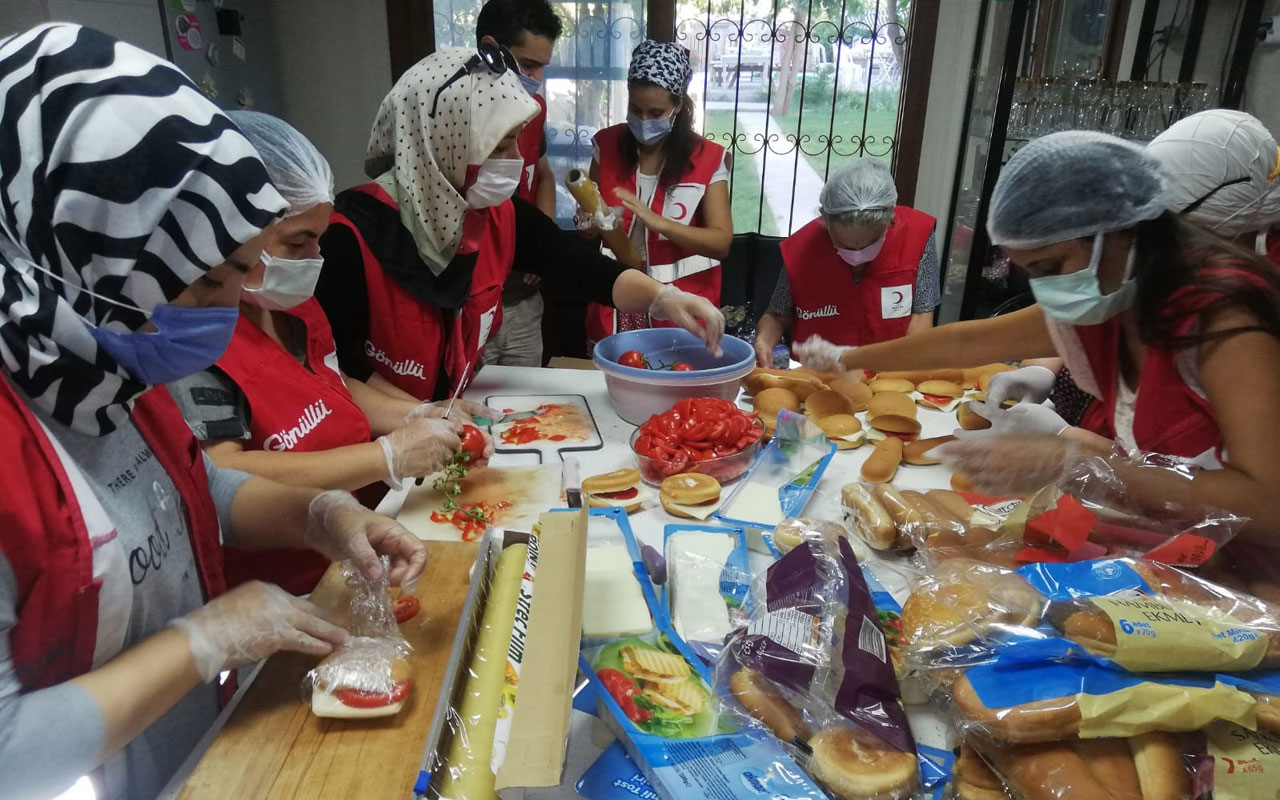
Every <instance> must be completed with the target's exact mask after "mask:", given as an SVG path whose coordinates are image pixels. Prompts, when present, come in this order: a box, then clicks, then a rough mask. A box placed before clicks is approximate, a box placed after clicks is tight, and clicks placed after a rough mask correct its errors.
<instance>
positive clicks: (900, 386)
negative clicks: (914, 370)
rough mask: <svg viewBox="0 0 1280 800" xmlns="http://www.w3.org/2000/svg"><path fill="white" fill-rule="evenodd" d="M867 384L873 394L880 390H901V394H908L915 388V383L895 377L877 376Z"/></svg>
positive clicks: (878, 392)
mask: <svg viewBox="0 0 1280 800" xmlns="http://www.w3.org/2000/svg"><path fill="white" fill-rule="evenodd" d="M867 385H868V386H869V387H870V388H871V391H872V393H874V394H880V393H881V392H901V393H903V394H909V393H911V392H914V391H915V390H916V385H915V384H914V383H912V382H911V381H904V380H901V379H897V378H879V377H877V378H876V379H875V380H873V381H872V382H871V383H869V384H867Z"/></svg>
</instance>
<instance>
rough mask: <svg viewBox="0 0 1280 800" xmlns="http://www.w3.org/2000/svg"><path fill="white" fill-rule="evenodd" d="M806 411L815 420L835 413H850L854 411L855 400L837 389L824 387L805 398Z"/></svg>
mask: <svg viewBox="0 0 1280 800" xmlns="http://www.w3.org/2000/svg"><path fill="white" fill-rule="evenodd" d="M804 413H805V414H806V415H808V416H809V417H812V418H813V419H815V420H821V419H822V418H824V417H829V416H832V415H833V414H844V415H849V414H852V413H853V401H852V400H850V399H849V398H847V397H845V396H844V395H843V394H840V393H839V392H837V391H834V390H831V389H822V390H819V391H816V392H814V393H813V394H811V395H809V396H808V397H806V398H805V400H804Z"/></svg>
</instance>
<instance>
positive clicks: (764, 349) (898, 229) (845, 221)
mask: <svg viewBox="0 0 1280 800" xmlns="http://www.w3.org/2000/svg"><path fill="white" fill-rule="evenodd" d="M819 202H820V206H819V212H820V216H819V217H818V218H817V219H815V220H813V221H812V222H810V223H809V224H808V225H805V226H804V227H803V228H801V229H800V230H798V231H796V232H795V233H793V234H791V235H790V236H788V237H787V238H786V239H785V240H784V241H783V242H782V261H783V263H784V264H785V266H786V270H785V271H784V272H782V273H781V274H780V275H779V276H778V286H777V288H776V289H774V292H773V299H772V300H770V301H769V310H768V311H766V312H765V314H764V316H762V317H761V318H760V322H759V324H758V325H757V326H756V339H755V350H756V363H757V364H759V365H760V366H762V367H769V366H773V348H774V347H775V346H776V345H777V344H778V342H780V341H781V340H782V336H783V333H784V331H786V330H787V329H788V328H790V329H791V338H792V340H793V341H795V342H804V341H805V340H807V339H808V338H809V337H811V336H821V337H823V338H824V339H826V340H828V341H831V342H835V343H836V344H839V345H855V346H856V345H864V344H873V343H875V342H884V341H888V340H889V339H897V338H900V337H902V336H906V335H908V334H911V333H917V332H919V331H922V330H928V329H929V328H932V327H933V311H934V309H935V308H937V307H938V304H939V303H940V302H942V295H941V292H940V290H939V279H940V275H939V270H938V248H937V246H936V244H935V243H934V238H933V230H934V227H935V226H936V224H937V220H935V219H934V218H933V217H931V216H929V215H928V214H925V213H924V212H922V211H916V210H915V209H913V208H908V207H906V206H900V205H898V189H897V187H896V186H894V183H893V175H891V174H890V173H889V169H888V167H886V166H885V165H884V164H883V163H882V162H881V161H879V160H878V159H874V158H860V159H858V160H857V161H855V162H853V163H852V164H849V165H848V166H845V167H841V168H840V169H838V170H836V171H835V172H834V173H832V175H831V177H830V178H828V179H827V182H826V184H825V185H824V186H823V187H822V194H821V195H820V196H819Z"/></svg>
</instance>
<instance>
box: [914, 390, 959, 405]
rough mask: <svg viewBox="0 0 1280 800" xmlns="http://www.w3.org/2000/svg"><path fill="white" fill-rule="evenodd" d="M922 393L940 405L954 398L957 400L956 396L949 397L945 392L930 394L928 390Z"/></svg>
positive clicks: (930, 400) (926, 398) (931, 401)
mask: <svg viewBox="0 0 1280 800" xmlns="http://www.w3.org/2000/svg"><path fill="white" fill-rule="evenodd" d="M921 394H923V395H924V399H925V400H928V401H929V402H930V403H933V404H935V405H939V406H945V405H947V404H948V403H950V402H951V401H952V400H955V398H954V397H948V396H946V395H945V394H929V393H928V392H922V393H921Z"/></svg>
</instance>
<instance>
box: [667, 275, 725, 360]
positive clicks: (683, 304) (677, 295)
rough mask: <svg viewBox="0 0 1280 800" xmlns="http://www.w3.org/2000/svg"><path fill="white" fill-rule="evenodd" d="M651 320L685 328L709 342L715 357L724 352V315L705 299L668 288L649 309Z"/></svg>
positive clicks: (668, 285)
mask: <svg viewBox="0 0 1280 800" xmlns="http://www.w3.org/2000/svg"><path fill="white" fill-rule="evenodd" d="M649 316H650V317H652V318H653V319H660V320H666V321H668V322H672V323H674V324H676V325H678V326H679V327H681V328H684V329H685V330H686V331H688V332H689V333H692V334H693V335H694V336H697V337H698V338H699V339H701V340H702V341H704V342H706V344H707V350H708V351H709V352H710V353H712V354H714V355H717V356H718V355H721V354H722V353H723V352H724V351H723V350H721V349H720V340H721V339H723V338H724V314H722V313H720V309H718V308H716V307H715V306H713V305H711V301H709V300H707V299H706V298H705V297H700V296H698V295H696V294H690V293H689V292H686V291H684V290H682V289H678V288H676V287H675V286H674V285H672V284H670V283H668V284H664V285H663V287H662V288H661V289H659V290H658V296H657V297H655V298H653V303H651V304H650V305H649Z"/></svg>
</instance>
